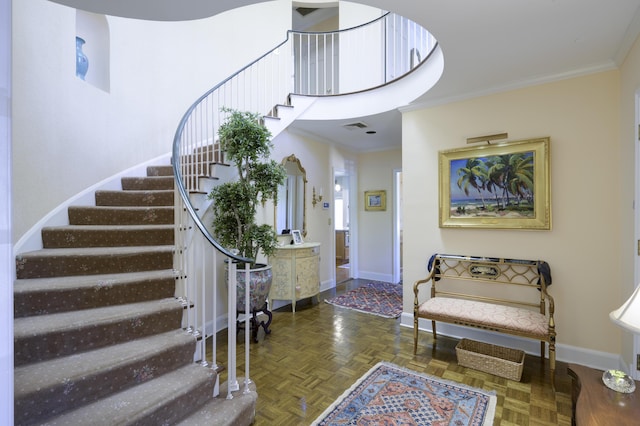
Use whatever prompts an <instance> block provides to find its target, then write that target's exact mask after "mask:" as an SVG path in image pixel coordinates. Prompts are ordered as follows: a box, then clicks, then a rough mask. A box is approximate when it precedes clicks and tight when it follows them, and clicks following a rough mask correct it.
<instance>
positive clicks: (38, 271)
mask: <svg viewBox="0 0 640 426" xmlns="http://www.w3.org/2000/svg"><path fill="white" fill-rule="evenodd" d="M16 263H17V268H16V276H17V278H18V279H26V278H45V277H62V276H69V275H96V274H111V273H126V272H138V271H151V270H158V269H171V268H173V253H172V252H170V251H168V250H167V251H157V252H142V253H125V254H122V255H118V254H114V255H111V256H105V255H91V254H82V253H79V254H78V255H74V256H63V255H60V256H56V255H52V256H38V255H34V256H26V255H24V256H19V257H18V258H17V260H16Z"/></svg>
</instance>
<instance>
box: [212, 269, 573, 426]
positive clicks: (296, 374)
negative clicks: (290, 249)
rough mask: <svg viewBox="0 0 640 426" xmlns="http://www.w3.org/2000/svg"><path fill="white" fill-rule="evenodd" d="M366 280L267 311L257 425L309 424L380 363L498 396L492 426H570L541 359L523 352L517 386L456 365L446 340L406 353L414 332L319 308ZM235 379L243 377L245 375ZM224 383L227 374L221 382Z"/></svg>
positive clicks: (258, 363) (562, 370) (566, 393)
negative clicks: (269, 315)
mask: <svg viewBox="0 0 640 426" xmlns="http://www.w3.org/2000/svg"><path fill="white" fill-rule="evenodd" d="M364 282H366V281H364V280H350V281H347V282H345V283H342V284H339V285H338V286H337V287H336V288H335V289H332V290H329V291H326V292H323V293H321V294H320V295H319V296H318V298H317V300H316V298H312V299H310V300H308V301H302V302H300V303H299V304H297V305H296V313H295V314H293V313H292V312H291V308H290V306H288V307H284V308H281V309H279V310H277V311H275V312H274V313H273V322H272V324H271V330H272V332H271V334H269V335H267V336H265V335H264V332H263V331H262V329H260V332H259V335H258V338H259V342H258V343H251V358H250V359H251V360H250V363H251V364H250V377H251V380H253V381H254V382H255V384H256V387H257V390H258V403H257V409H256V419H255V422H254V424H255V425H256V426H267V425H278V426H281V425H309V424H311V422H313V420H315V419H316V418H317V417H318V416H319V415H320V414H322V412H323V411H324V410H325V409H326V408H327V407H329V406H330V405H331V404H332V403H333V402H334V401H335V400H336V399H337V398H338V397H339V396H340V395H342V393H343V392H344V391H345V390H346V389H348V388H349V387H350V386H351V385H352V384H353V383H354V382H355V381H356V380H357V379H358V378H360V377H361V376H362V375H363V374H364V373H366V372H367V371H368V370H369V369H370V368H371V367H373V366H374V365H375V364H377V363H378V362H379V361H387V362H392V363H395V364H397V365H400V366H402V367H405V368H410V369H413V370H415V371H419V372H423V373H427V374H431V375H434V376H438V377H443V378H445V379H449V380H453V381H456V382H459V383H465V384H467V385H470V386H474V387H477V388H482V389H486V390H494V391H496V393H497V396H498V404H497V408H496V417H495V421H494V425H502V426H507V425H518V426H527V425H556V424H558V425H567V426H568V425H571V394H570V392H571V380H570V378H569V376H568V375H567V365H566V364H565V363H563V362H558V365H557V367H556V368H557V370H556V389H557V390H556V392H555V393H554V392H553V391H552V390H551V387H550V385H549V370H548V361H547V362H545V363H544V364H543V363H542V362H541V360H540V358H539V357H536V356H533V355H529V354H527V356H526V358H525V365H524V369H523V374H522V379H521V381H520V382H516V381H512V380H507V379H504V378H501V377H497V376H493V375H491V374H487V373H482V372H479V371H475V370H472V369H468V368H464V367H460V366H459V365H458V364H457V362H456V353H455V346H456V344H457V341H456V340H455V339H452V338H447V337H439V338H438V340H437V344H435V345H434V340H433V338H432V336H431V334H430V333H428V332H421V333H420V340H419V347H418V353H417V355H415V356H414V355H413V330H412V329H410V328H408V327H401V326H400V319H397V320H396V319H386V318H381V317H377V316H374V315H369V314H364V313H359V312H355V311H351V310H348V309H344V308H339V307H335V306H333V305H329V304H327V303H324V300H325V299H327V298H330V297H333V296H334V295H336V294H340V293H342V292H344V291H346V290H350V289H352V288H354V287H357V286H358V285H361V284H362V283H364ZM238 343H239V346H238V354H239V355H238V361H237V362H238V370H239V371H244V335H243V332H240V334H239V335H238ZM226 351H227V334H226V331H222V332H220V333H218V336H217V353H218V362H219V363H221V364H223V365H226V364H227V362H226V356H227V355H226ZM238 375H244V373H242V374H240V373H238ZM225 380H226V372H223V373H222V379H221V381H225Z"/></svg>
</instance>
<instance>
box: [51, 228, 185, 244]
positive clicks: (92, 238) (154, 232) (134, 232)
mask: <svg viewBox="0 0 640 426" xmlns="http://www.w3.org/2000/svg"><path fill="white" fill-rule="evenodd" d="M173 239H174V226H173V225H68V226H55V227H53V226H51V227H45V228H42V242H43V245H44V247H45V248H70V247H115V246H146V245H151V246H156V245H168V244H173Z"/></svg>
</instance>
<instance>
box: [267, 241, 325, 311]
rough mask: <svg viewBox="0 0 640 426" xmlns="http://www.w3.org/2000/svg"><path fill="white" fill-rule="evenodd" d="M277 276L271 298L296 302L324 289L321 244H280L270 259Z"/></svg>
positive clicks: (292, 307) (273, 283) (275, 276)
mask: <svg viewBox="0 0 640 426" xmlns="http://www.w3.org/2000/svg"><path fill="white" fill-rule="evenodd" d="M269 262H270V263H271V270H272V272H273V279H272V282H271V291H270V292H269V298H270V299H275V300H291V309H292V311H293V312H295V311H296V301H298V300H301V299H305V298H307V297H312V296H316V295H317V294H318V293H319V292H320V243H302V244H297V245H285V246H282V247H278V248H277V249H276V252H275V254H274V255H273V256H271V257H270V258H269Z"/></svg>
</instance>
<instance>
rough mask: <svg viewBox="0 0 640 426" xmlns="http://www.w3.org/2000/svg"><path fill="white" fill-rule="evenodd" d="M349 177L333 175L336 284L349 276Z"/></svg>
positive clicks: (339, 174) (340, 174) (338, 174)
mask: <svg viewBox="0 0 640 426" xmlns="http://www.w3.org/2000/svg"><path fill="white" fill-rule="evenodd" d="M349 199H350V191H349V177H348V176H345V175H344V174H343V173H337V172H336V174H335V176H334V188H333V208H334V212H333V213H334V215H333V217H334V224H335V226H334V229H335V234H336V235H335V241H336V284H339V283H341V282H344V281H347V280H348V279H350V278H351V262H350V259H351V247H350V246H351V234H350V229H349Z"/></svg>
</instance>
